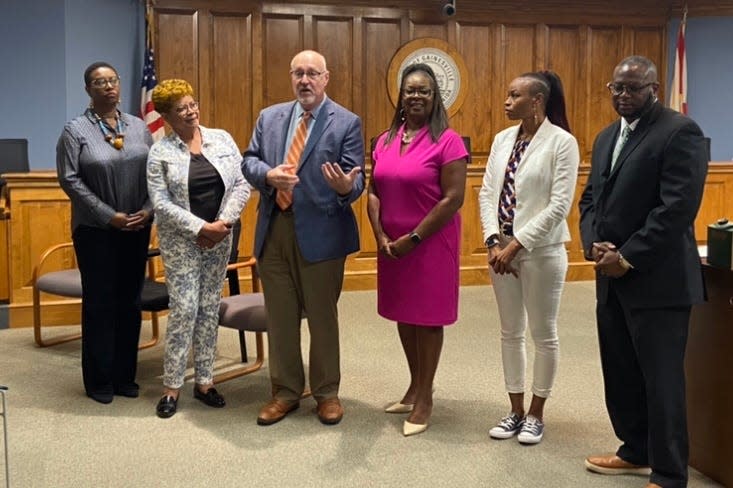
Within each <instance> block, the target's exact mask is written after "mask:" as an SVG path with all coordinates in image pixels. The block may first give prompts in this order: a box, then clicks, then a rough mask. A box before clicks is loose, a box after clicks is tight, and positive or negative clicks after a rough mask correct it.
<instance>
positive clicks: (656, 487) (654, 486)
mask: <svg viewBox="0 0 733 488" xmlns="http://www.w3.org/2000/svg"><path fill="white" fill-rule="evenodd" d="M646 488H662V485H658V484H656V483H649V484H648V485H646Z"/></svg>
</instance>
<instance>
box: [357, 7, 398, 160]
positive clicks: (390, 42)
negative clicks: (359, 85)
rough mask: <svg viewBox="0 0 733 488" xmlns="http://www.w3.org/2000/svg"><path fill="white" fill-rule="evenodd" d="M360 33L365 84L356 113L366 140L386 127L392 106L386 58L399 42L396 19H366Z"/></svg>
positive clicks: (389, 119)
mask: <svg viewBox="0 0 733 488" xmlns="http://www.w3.org/2000/svg"><path fill="white" fill-rule="evenodd" d="M362 35H363V37H364V42H363V46H364V51H363V53H362V56H363V59H364V75H363V77H364V80H365V85H364V89H363V90H362V104H361V106H362V109H363V110H362V112H361V114H360V115H361V117H362V122H363V123H364V135H365V140H366V141H367V143H368V142H369V141H370V140H371V138H372V137H376V136H377V135H379V134H381V133H382V131H384V130H386V129H388V128H389V124H390V123H391V122H392V116H393V115H394V111H395V108H394V106H393V105H392V103H391V102H390V101H389V96H388V95H387V70H388V68H389V61H390V60H391V59H392V56H393V55H394V53H395V52H396V51H397V50H398V49H399V47H400V45H402V42H401V26H400V21H399V19H394V20H393V19H390V20H387V21H383V20H373V19H366V20H365V21H364V22H363V28H362ZM366 147H369V146H368V145H367V146H366Z"/></svg>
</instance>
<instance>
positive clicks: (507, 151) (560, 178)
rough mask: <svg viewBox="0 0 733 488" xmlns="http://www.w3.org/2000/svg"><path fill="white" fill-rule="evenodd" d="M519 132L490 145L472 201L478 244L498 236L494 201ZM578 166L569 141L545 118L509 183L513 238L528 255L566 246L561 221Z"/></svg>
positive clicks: (564, 225) (575, 145) (573, 145)
mask: <svg viewBox="0 0 733 488" xmlns="http://www.w3.org/2000/svg"><path fill="white" fill-rule="evenodd" d="M519 127H520V126H519V125H516V126H513V127H509V128H508V129H504V130H503V131H501V132H499V133H498V134H497V135H496V137H494V142H493V143H492V144H491V153H489V160H488V162H487V163H486V172H485V173H484V180H483V184H482V185H481V191H479V196H478V200H479V209H480V212H481V225H482V227H483V233H484V241H485V240H486V239H488V238H489V237H490V236H492V235H494V234H499V233H500V230H499V197H500V195H501V190H502V187H503V186H504V173H505V171H506V166H507V163H508V162H509V157H510V156H511V152H512V149H513V147H514V143H515V142H516V140H517V135H518V134H519ZM579 164H580V151H579V150H578V142H577V141H576V140H575V137H573V136H572V134H570V133H569V132H567V131H565V130H563V129H561V128H560V127H558V126H556V125H553V124H552V123H551V122H550V120H549V119H548V118H545V120H544V122H542V124H541V125H540V127H539V128H538V129H537V133H536V134H535V135H534V137H533V138H532V140H531V141H530V143H529V146H527V149H525V151H524V155H523V156H522V159H521V161H520V162H519V167H518V168H517V173H516V175H515V180H514V188H515V192H516V198H517V205H516V207H515V209H514V237H515V238H516V239H517V240H518V241H519V242H520V243H521V244H522V246H524V248H525V249H527V250H528V251H532V249H534V248H536V247H540V246H547V245H550V244H557V243H561V242H567V241H569V240H570V231H569V230H568V224H567V222H566V221H565V219H566V218H567V216H568V214H569V213H570V206H571V205H572V202H573V195H574V194H575V182H576V180H577V178H578V165H579Z"/></svg>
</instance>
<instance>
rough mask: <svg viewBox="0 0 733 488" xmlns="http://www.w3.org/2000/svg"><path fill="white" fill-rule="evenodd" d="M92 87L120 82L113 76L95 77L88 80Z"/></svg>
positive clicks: (112, 85)
mask: <svg viewBox="0 0 733 488" xmlns="http://www.w3.org/2000/svg"><path fill="white" fill-rule="evenodd" d="M89 84H90V85H92V86H93V87H94V88H105V87H106V86H107V85H109V86H111V87H115V86H117V85H119V84H120V78H119V77H118V76H113V77H112V78H97V79H95V80H92V81H90V82H89Z"/></svg>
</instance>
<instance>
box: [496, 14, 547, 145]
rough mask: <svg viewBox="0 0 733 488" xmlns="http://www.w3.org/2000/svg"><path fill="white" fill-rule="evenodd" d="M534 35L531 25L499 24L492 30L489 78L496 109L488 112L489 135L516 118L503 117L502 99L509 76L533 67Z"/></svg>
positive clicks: (507, 125)
mask: <svg viewBox="0 0 733 488" xmlns="http://www.w3.org/2000/svg"><path fill="white" fill-rule="evenodd" d="M534 38H535V27H534V26H533V25H510V24H503V25H500V26H498V28H497V29H496V30H495V35H494V46H493V50H494V53H495V57H494V70H493V73H492V82H493V84H494V94H495V95H497V96H496V97H495V98H496V99H495V100H492V103H494V104H496V106H497V108H499V107H500V109H499V110H494V111H493V113H492V118H491V122H492V126H493V127H492V130H491V132H492V135H493V134H496V133H497V132H499V131H500V130H502V129H505V128H507V127H509V126H511V125H515V124H516V122H512V121H510V120H508V119H507V118H506V115H505V114H504V109H503V103H504V100H505V98H506V96H507V90H508V88H509V84H510V83H511V82H512V80H513V79H514V78H516V77H517V76H518V75H520V74H522V73H525V72H527V71H533V69H534V62H535V53H536V51H535V47H536V45H535V42H534Z"/></svg>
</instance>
